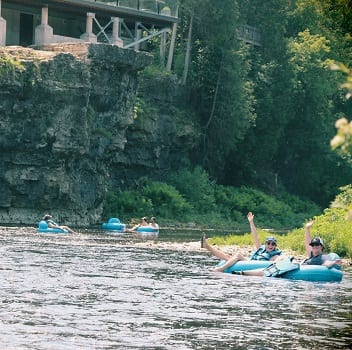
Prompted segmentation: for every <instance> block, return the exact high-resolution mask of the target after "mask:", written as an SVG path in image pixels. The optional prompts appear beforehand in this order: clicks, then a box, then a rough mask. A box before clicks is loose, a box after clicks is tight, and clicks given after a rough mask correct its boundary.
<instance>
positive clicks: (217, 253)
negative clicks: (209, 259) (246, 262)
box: [202, 235, 231, 261]
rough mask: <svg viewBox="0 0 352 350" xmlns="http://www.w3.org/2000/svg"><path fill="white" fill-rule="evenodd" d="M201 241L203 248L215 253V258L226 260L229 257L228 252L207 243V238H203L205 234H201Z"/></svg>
mask: <svg viewBox="0 0 352 350" xmlns="http://www.w3.org/2000/svg"><path fill="white" fill-rule="evenodd" d="M202 243H203V248H205V249H206V250H208V251H209V252H210V253H212V254H213V255H215V256H216V257H217V258H219V259H221V260H226V261H227V260H229V259H230V258H231V255H228V254H226V253H224V252H222V251H221V250H220V249H216V248H215V247H213V246H211V245H209V243H208V242H207V239H206V238H205V235H203V239H202Z"/></svg>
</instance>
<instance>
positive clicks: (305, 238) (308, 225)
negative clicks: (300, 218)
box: [304, 220, 314, 257]
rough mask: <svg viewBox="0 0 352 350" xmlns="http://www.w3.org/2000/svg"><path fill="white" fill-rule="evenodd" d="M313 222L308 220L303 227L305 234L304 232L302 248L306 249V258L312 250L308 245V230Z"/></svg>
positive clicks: (309, 239)
mask: <svg viewBox="0 0 352 350" xmlns="http://www.w3.org/2000/svg"><path fill="white" fill-rule="evenodd" d="M313 224H314V221H313V220H309V221H308V222H307V223H306V226H305V232H304V246H305V248H306V255H307V257H310V253H311V252H312V248H311V246H310V245H309V243H310V241H311V236H310V228H311V227H312V226H313Z"/></svg>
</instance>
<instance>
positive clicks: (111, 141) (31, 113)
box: [0, 44, 195, 226]
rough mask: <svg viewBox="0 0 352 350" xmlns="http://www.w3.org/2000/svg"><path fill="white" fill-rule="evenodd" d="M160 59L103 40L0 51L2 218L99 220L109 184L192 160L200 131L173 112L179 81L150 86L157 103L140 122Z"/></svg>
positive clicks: (113, 186)
mask: <svg viewBox="0 0 352 350" xmlns="http://www.w3.org/2000/svg"><path fill="white" fill-rule="evenodd" d="M151 60H152V57H151V56H150V55H148V54H145V53H136V52H135V51H133V50H123V49H120V48H118V47H116V46H111V45H102V44H95V45H94V44H91V45H89V44H62V45H47V46H45V47H36V48H35V49H31V48H21V47H3V48H0V193H1V196H0V223H3V224H5V223H14V224H35V223H36V222H37V221H38V220H39V219H40V217H41V216H42V215H43V214H44V213H46V212H50V213H51V214H52V215H54V218H55V219H56V220H57V221H59V222H61V223H65V224H70V225H77V226H86V225H90V224H95V223H99V222H100V220H101V213H102V209H103V205H104V199H105V195H106V193H107V191H108V190H116V189H120V188H121V187H122V186H124V185H126V184H127V183H128V182H129V181H138V178H139V177H141V176H151V177H153V176H160V174H163V173H165V172H167V171H168V169H170V167H171V164H172V163H173V162H174V160H175V159H173V157H172V155H173V154H177V159H178V160H179V159H181V157H182V156H187V152H189V149H190V148H192V145H193V144H194V142H195V140H194V130H193V126H192V123H191V122H190V121H185V122H182V121H180V120H179V119H178V118H175V117H174V116H173V113H172V109H171V108H170V106H171V104H172V103H178V101H177V98H178V97H179V95H178V93H177V89H176V88H175V87H176V86H177V84H176V82H174V83H172V80H170V79H167V81H169V82H170V81H171V85H172V86H169V89H168V91H169V92H166V89H162V90H161V91H162V92H161V93H160V94H158V93H157V92H155V91H154V89H153V88H152V86H153V85H155V82H153V81H146V82H144V83H143V84H141V86H140V89H139V94H140V96H142V97H143V98H144V99H145V100H148V101H149V102H148V103H150V104H153V103H156V104H158V106H156V107H155V109H154V111H156V112H155V113H152V114H150V115H144V117H143V118H137V119H136V115H135V113H134V106H135V101H136V91H137V88H138V85H137V83H138V72H139V71H141V70H142V69H143V68H144V67H146V66H148V65H149V64H150V63H151ZM164 84H165V82H164ZM168 84H170V83H168ZM158 95H159V96H160V97H159V98H158V97H157V96H158ZM177 96H178V97H177ZM158 99H159V102H158V101H157V100H158ZM141 119H143V120H141Z"/></svg>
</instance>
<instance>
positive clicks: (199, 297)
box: [0, 228, 352, 350]
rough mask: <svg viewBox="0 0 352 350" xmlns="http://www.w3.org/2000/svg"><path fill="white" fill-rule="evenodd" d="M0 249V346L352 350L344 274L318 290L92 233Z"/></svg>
mask: <svg viewBox="0 0 352 350" xmlns="http://www.w3.org/2000/svg"><path fill="white" fill-rule="evenodd" d="M160 239H163V240H167V239H166V238H165V237H164V238H163V232H161V234H160ZM0 243H1V244H0V274H1V275H0V278H1V289H0V293H1V295H0V296H1V299H0V300H1V308H0V345H1V349H16V350H17V349H55V350H56V349H60V350H61V349H67V350H72V349H179V350H181V349H227V350H228V349H313V348H314V349H351V348H352V341H351V336H352V315H351V302H352V294H351V292H352V271H351V269H350V268H346V269H345V274H344V279H343V281H342V282H341V283H325V284H323V283H312V282H299V281H288V280H284V279H275V278H266V279H263V278H259V277H258V278H257V277H244V276H233V275H229V274H221V273H213V272H210V271H209V268H210V267H212V266H214V265H215V263H216V260H214V259H213V258H211V257H209V256H208V255H207V254H205V253H201V252H195V251H193V252H192V251H178V250H166V249H160V248H157V247H155V248H150V247H141V246H140V245H135V244H134V242H133V240H132V239H130V238H129V239H125V240H124V239H121V237H118V236H108V235H103V234H97V233H93V232H86V233H84V234H81V235H79V236H73V235H67V236H58V235H40V234H36V233H34V232H33V230H32V231H30V230H26V229H18V230H16V229H12V230H8V229H4V228H0Z"/></svg>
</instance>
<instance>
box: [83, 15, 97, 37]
mask: <svg viewBox="0 0 352 350" xmlns="http://www.w3.org/2000/svg"><path fill="white" fill-rule="evenodd" d="M93 18H95V13H93V12H87V20H86V32H85V33H84V34H82V35H81V36H80V38H81V39H82V40H84V41H87V42H89V43H96V42H97V36H96V35H95V34H94V33H93Z"/></svg>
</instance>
